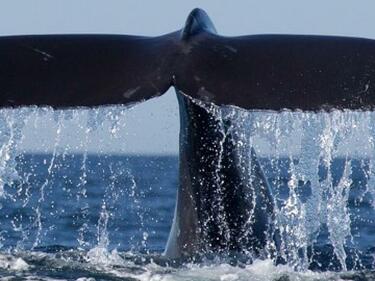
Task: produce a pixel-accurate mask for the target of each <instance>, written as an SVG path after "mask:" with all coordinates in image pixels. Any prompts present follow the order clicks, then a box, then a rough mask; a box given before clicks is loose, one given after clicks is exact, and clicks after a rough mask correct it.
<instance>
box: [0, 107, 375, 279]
mask: <svg viewBox="0 0 375 281" xmlns="http://www.w3.org/2000/svg"><path fill="white" fill-rule="evenodd" d="M43 110H44V109H43ZM43 110H42V111H43ZM124 110H125V109H124ZM124 110H121V109H120V110H119V109H118V108H117V109H116V108H114V109H105V110H104V109H103V110H100V109H99V110H98V109H96V110H92V111H89V113H88V115H89V116H91V118H92V119H90V118H88V121H86V122H85V123H84V124H82V121H79V122H78V123H79V124H80V126H82V127H83V131H84V132H85V134H84V137H83V138H82V140H81V141H82V149H81V153H74V152H71V151H70V149H69V148H66V147H64V144H63V143H62V142H61V134H62V133H63V132H64V124H65V123H66V122H67V121H66V119H70V118H73V119H74V118H75V115H76V114H78V115H79V114H80V113H79V110H78V113H77V112H75V111H73V112H71V114H70V115H69V114H68V117H67V116H66V112H65V113H64V112H61V111H56V112H54V113H53V116H54V117H53V118H54V119H55V124H56V132H55V134H54V136H53V138H54V143H55V145H54V149H53V151H52V153H39V154H38V153H32V154H30V153H25V152H22V151H19V149H18V144H19V142H20V140H22V137H23V136H22V131H21V129H22V126H23V125H24V123H25V120H27V118H29V116H33V115H35V114H37V115H38V114H46V113H45V112H42V113H41V112H40V111H41V109H35V108H34V109H21V110H2V111H0V117H1V120H0V124H1V128H0V130H1V149H0V173H1V174H0V175H1V182H0V191H1V193H0V276H1V277H2V278H6V279H8V280H134V279H137V280H374V278H375V273H374V268H375V247H374V245H375V235H374V234H375V222H374V217H375V216H374V215H375V209H374V206H375V196H374V195H375V184H374V180H375V176H374V174H375V165H374V163H375V162H374V161H375V158H374V156H375V152H374V151H375V149H374V137H375V130H374V127H375V125H373V124H374V122H373V120H374V117H375V114H374V113H371V112H350V111H333V112H330V113H325V112H324V113H323V112H321V113H302V112H289V111H284V112H282V113H274V112H248V111H243V110H241V109H235V108H231V107H229V108H224V109H222V110H221V109H220V110H219V111H217V110H216V111H215V112H219V114H221V115H220V117H221V118H224V119H225V118H232V119H233V120H235V121H236V122H241V124H242V123H243V124H245V126H242V127H244V128H242V127H241V128H240V130H243V132H242V133H243V134H242V139H241V141H243V142H247V143H250V144H251V146H252V147H254V149H255V150H256V152H257V154H258V157H259V158H260V161H261V165H262V167H263V169H264V171H265V174H266V177H267V178H268V181H269V184H270V186H271V188H272V192H273V194H274V198H275V206H276V208H275V209H276V211H275V213H276V216H275V224H276V226H277V228H278V230H279V232H280V237H281V244H280V256H281V259H282V261H283V262H281V263H276V261H275V260H272V259H266V260H257V259H255V260H254V261H253V262H252V263H242V262H241V261H235V260H233V259H226V258H222V257H216V258H215V257H214V258H207V259H204V260H201V261H199V262H197V263H194V262H188V263H176V262H173V261H168V260H166V259H164V258H163V256H162V251H163V249H164V246H165V243H166V241H167V238H168V234H169V230H170V227H171V223H172V217H173V213H174V206H175V198H176V191H177V187H178V157H177V156H145V155H143V156H139V155H138V156H137V155H108V154H104V153H101V152H100V151H98V153H97V154H92V153H88V151H87V149H85V147H86V148H87V145H86V143H87V142H88V138H89V136H90V133H91V132H92V131H94V130H96V129H97V128H100V126H101V124H102V122H104V121H103V120H109V121H110V122H111V124H113V126H110V128H111V129H110V130H109V132H108V134H109V135H111V134H114V135H115V134H116V132H117V131H118V126H119V123H121V122H123V121H122V119H121V116H122V114H123V111H124ZM47 111H49V112H52V111H51V110H50V109H48V110H47ZM92 120H94V121H92ZM236 128H237V129H238V127H237V126H236ZM105 137H106V136H105V135H104V138H105Z"/></svg>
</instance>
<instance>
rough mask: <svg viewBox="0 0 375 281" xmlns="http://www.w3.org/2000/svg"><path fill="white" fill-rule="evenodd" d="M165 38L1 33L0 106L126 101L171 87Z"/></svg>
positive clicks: (167, 47)
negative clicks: (3, 34) (9, 35)
mask: <svg viewBox="0 0 375 281" xmlns="http://www.w3.org/2000/svg"><path fill="white" fill-rule="evenodd" d="M168 40H169V35H166V36H164V37H155V38H147V37H136V36H116V35H40V36H14V37H0V106H2V107H4V106H27V105H49V106H53V107H75V106H98V105H106V104H128V103H133V102H137V101H141V100H145V99H148V98H151V97H154V96H158V95H160V94H162V93H164V92H165V91H166V90H167V89H168V88H169V87H170V85H171V69H170V68H168V67H169V66H168V64H167V63H165V58H166V57H168V52H170V51H171V50H170V49H171V48H170V46H169V45H168V44H167V42H168Z"/></svg>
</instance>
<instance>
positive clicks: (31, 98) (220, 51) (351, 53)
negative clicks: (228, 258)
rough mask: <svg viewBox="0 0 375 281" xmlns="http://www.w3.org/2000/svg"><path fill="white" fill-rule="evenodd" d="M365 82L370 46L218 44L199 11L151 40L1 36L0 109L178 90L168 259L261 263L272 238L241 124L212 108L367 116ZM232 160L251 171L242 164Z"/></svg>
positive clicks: (264, 40) (342, 42)
mask: <svg viewBox="0 0 375 281" xmlns="http://www.w3.org/2000/svg"><path fill="white" fill-rule="evenodd" d="M373 81H375V41H374V40H370V39H360V38H346V37H334V36H308V35H249V36H238V37H225V36H220V35H218V34H217V33H216V29H215V27H214V26H213V24H212V22H211V20H210V19H209V18H208V16H207V14H206V13H205V12H204V11H202V10H200V9H195V10H193V11H192V12H191V14H190V15H189V17H188V19H187V21H186V25H185V27H184V28H183V29H182V30H178V31H175V32H172V33H169V34H165V35H162V36H157V37H140V36H130V35H31V36H7V37H0V106H1V107H19V106H30V105H37V106H52V107H54V108H67V107H80V106H88V107H94V106H101V105H113V104H132V103H137V102H141V101H144V100H147V99H150V98H153V97H156V96H160V95H162V94H163V93H165V92H166V91H167V90H168V89H169V88H170V87H172V86H173V87H174V88H175V89H176V93H177V96H178V101H179V108H180V122H181V129H180V183H179V188H178V197H177V204H176V211H175V218H174V223H173V226H172V230H171V234H170V237H169V241H168V244H167V247H166V252H165V253H166V255H167V256H170V257H183V256H189V255H193V254H194V253H197V252H203V253H205V252H214V253H220V252H225V251H236V252H238V251H248V250H249V251H250V252H252V253H255V254H258V255H261V254H262V251H263V250H264V249H265V248H266V247H267V245H266V244H267V240H268V239H269V237H270V235H271V236H272V233H273V229H272V219H273V217H272V216H273V200H272V195H271V192H270V190H269V186H268V184H267V181H266V178H265V176H264V174H263V172H262V168H261V165H260V163H259V161H258V159H257V156H256V154H255V151H254V149H253V148H252V147H238V145H237V144H238V140H237V136H236V134H235V133H234V131H233V130H232V128H236V126H238V125H239V124H236V123H234V122H233V121H232V120H230V119H226V118H221V119H220V120H219V119H218V118H216V116H215V112H216V113H217V112H218V110H217V108H218V106H221V105H233V106H238V107H241V108H244V109H266V110H275V111H280V110H282V109H290V110H304V111H318V110H331V109H358V110H368V109H371V110H372V109H374V107H375V86H374V84H373ZM196 101H199V102H196ZM207 106H208V107H210V108H211V109H212V110H205V107H207ZM218 151H220V153H217V152H218ZM240 154H241V155H247V157H248V158H249V159H248V160H249V161H246V163H251V164H249V165H247V166H246V167H245V168H241V166H243V165H242V164H243V163H242V162H241V161H243V160H241V159H243V157H239V155H240ZM218 164H220V165H219V166H218ZM218 167H219V168H218ZM218 175H219V178H218ZM218 194H220V200H218V198H217V195H218ZM249 210H252V211H253V212H252V213H251V215H253V216H254V218H253V220H252V221H251V222H252V223H249V216H250V212H249ZM245 230H246V231H245Z"/></svg>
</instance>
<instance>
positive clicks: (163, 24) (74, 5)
mask: <svg viewBox="0 0 375 281" xmlns="http://www.w3.org/2000/svg"><path fill="white" fill-rule="evenodd" d="M195 7H200V8H203V9H204V10H206V12H207V13H208V14H209V16H210V17H211V19H212V20H213V22H214V24H215V26H216V29H217V30H218V32H219V33H220V34H222V35H227V36H235V35H243V34H262V33H288V34H321V35H344V36H356V37H367V38H374V39H375V28H374V26H375V17H374V11H375V1H373V0H361V1H348V0H330V1H327V0H315V1H301V0H298V1H297V0H283V1H267V0H266V1H252V0H246V1H242V0H236V1H217V0H210V1H202V0H201V1H176V0H160V1H144V0H136V1H127V0H117V1H111V0H107V1H100V0H87V1H80V0H54V1H51V0H33V1H24V0H23V1H19V0H1V1H0V35H21V34H60V33H108V34H137V35H147V36H155V35H161V34H164V33H169V32H171V31H174V30H178V29H180V28H182V27H183V25H184V22H185V19H186V17H187V15H188V13H189V12H190V11H191V10H192V9H193V8H195ZM53 115H54V114H52V113H50V114H45V115H40V116H39V115H38V116H31V117H30V118H29V119H28V121H27V122H26V125H25V128H24V130H23V140H22V141H21V143H20V148H21V149H22V150H26V151H52V150H53V149H54V148H55V144H56V141H57V140H58V141H57V142H58V144H57V146H58V148H59V149H64V147H69V149H71V150H74V151H82V150H88V151H89V152H104V153H134V154H176V153H177V152H178V131H179V116H178V107H177V101H176V97H175V95H174V91H173V90H170V91H168V93H167V94H166V95H164V96H163V97H160V98H156V99H153V100H150V101H147V102H145V103H143V104H140V105H137V106H135V107H133V108H132V109H131V110H126V111H125V112H124V116H123V117H121V120H120V126H119V131H118V132H117V133H116V134H115V136H113V135H111V134H110V133H109V130H110V125H108V122H107V123H105V124H104V125H101V126H99V128H98V129H97V130H95V131H93V132H92V131H90V132H89V133H87V130H85V125H82V124H83V123H84V122H86V121H85V119H86V117H85V114H84V113H80V114H78V115H77V116H76V117H75V118H76V119H75V120H73V121H74V122H73V121H69V120H67V121H63V122H61V124H60V125H58V123H56V122H55V121H54V117H53ZM77 118H78V119H77ZM59 126H60V127H61V130H58V129H59ZM58 131H60V134H57V132H58ZM87 134H88V135H87ZM87 138H88V139H89V141H88V142H87V145H86V144H84V145H83V143H84V140H85V139H87Z"/></svg>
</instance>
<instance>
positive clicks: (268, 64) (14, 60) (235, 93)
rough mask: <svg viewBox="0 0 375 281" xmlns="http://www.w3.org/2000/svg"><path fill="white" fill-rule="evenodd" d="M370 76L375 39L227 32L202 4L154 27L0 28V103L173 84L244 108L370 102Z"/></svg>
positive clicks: (121, 94)
mask: <svg viewBox="0 0 375 281" xmlns="http://www.w3.org/2000/svg"><path fill="white" fill-rule="evenodd" d="M374 79H375V41H374V40H368V39H358V38H344V37H329V36H301V35H299V36H298V35H252V36H240V37H224V36H220V35H217V34H216V29H215V27H214V25H213V23H212V22H211V20H210V19H209V17H208V16H207V14H206V13H205V12H204V11H202V10H200V9H194V10H193V11H192V12H191V13H190V15H189V16H188V18H187V20H186V25H185V27H184V28H183V29H182V30H179V31H176V32H173V33H170V34H166V35H163V36H158V37H139V36H128V35H38V36H34V35H32V36H13V37H12V36H10V37H9V36H8V37H0V107H15V106H27V105H49V106H53V107H75V106H99V105H110V104H131V103H136V102H139V101H143V100H147V99H149V98H152V97H155V96H159V95H161V94H163V93H164V92H166V90H167V89H168V88H169V87H170V86H175V87H176V88H177V89H178V90H179V91H181V92H183V93H184V94H186V95H189V96H191V97H193V98H196V99H200V100H204V101H209V102H213V103H216V104H218V105H223V104H225V105H228V104H229V105H235V106H239V107H242V108H246V109H271V110H281V109H284V108H287V109H292V110H294V109H300V110H320V109H327V108H328V109H330V108H339V109H344V108H349V109H364V108H365V109H368V108H374V107H375V87H374V86H373V84H372V83H370V81H372V80H374Z"/></svg>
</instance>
